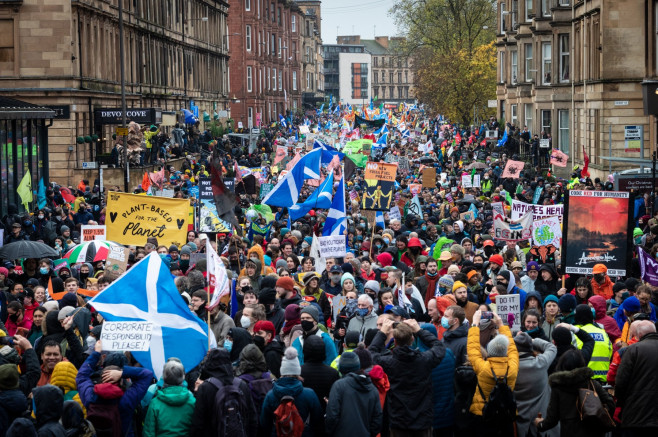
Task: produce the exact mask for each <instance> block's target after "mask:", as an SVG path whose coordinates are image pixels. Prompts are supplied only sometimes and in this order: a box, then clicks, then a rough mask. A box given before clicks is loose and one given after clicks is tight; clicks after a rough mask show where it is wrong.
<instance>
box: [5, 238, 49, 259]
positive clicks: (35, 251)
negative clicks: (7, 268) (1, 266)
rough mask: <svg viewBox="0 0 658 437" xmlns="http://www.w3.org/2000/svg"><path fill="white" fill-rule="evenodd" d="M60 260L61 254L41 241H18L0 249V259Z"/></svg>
mask: <svg viewBox="0 0 658 437" xmlns="http://www.w3.org/2000/svg"><path fill="white" fill-rule="evenodd" d="M49 257H57V258H59V252H57V251H56V250H55V249H53V248H52V247H50V246H48V245H47V244H44V243H41V242H39V241H29V240H23V241H16V242H14V243H9V244H5V245H4V246H2V247H1V248H0V258H2V259H8V260H14V259H23V258H49Z"/></svg>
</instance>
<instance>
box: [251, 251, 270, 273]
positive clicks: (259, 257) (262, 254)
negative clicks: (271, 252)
mask: <svg viewBox="0 0 658 437" xmlns="http://www.w3.org/2000/svg"><path fill="white" fill-rule="evenodd" d="M252 253H255V254H256V255H258V259H259V260H260V267H261V274H262V275H264V274H265V271H266V270H267V267H266V266H265V258H264V255H265V253H264V252H263V248H262V247H260V245H259V244H254V246H253V247H252V248H251V249H249V251H247V259H249V258H251V254H252Z"/></svg>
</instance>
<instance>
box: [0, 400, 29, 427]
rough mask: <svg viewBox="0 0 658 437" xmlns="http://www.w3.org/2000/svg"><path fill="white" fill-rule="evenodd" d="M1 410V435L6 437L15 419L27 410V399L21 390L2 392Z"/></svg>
mask: <svg viewBox="0 0 658 437" xmlns="http://www.w3.org/2000/svg"><path fill="white" fill-rule="evenodd" d="M0 409H2V411H0V435H5V434H6V433H7V430H8V429H9V427H10V426H11V423H12V422H13V421H14V419H16V418H18V417H21V415H22V414H23V413H24V412H25V410H27V398H26V397H25V395H24V394H23V393H22V392H21V391H20V390H2V391H0Z"/></svg>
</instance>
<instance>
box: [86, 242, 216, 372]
mask: <svg viewBox="0 0 658 437" xmlns="http://www.w3.org/2000/svg"><path fill="white" fill-rule="evenodd" d="M89 304H90V305H92V306H93V307H94V308H95V309H96V310H97V311H98V312H99V313H101V315H102V316H103V317H104V318H105V320H109V321H111V322H122V321H132V322H150V323H152V331H151V344H150V348H149V350H147V351H144V352H138V351H133V352H132V355H133V357H135V359H136V360H137V361H139V363H140V364H141V365H142V366H143V367H144V368H146V369H150V370H152V371H153V373H155V375H156V377H157V378H158V379H159V378H160V377H161V376H162V367H163V366H164V364H165V362H166V361H167V360H168V359H169V358H172V357H176V358H178V359H180V360H181V362H182V363H183V366H184V367H185V371H186V372H188V371H190V370H191V369H193V368H194V367H195V366H197V365H198V364H199V363H200V362H201V360H202V359H203V357H204V356H205V355H206V352H207V351H208V325H206V324H205V322H203V321H202V320H201V319H199V317H197V315H196V314H194V313H193V312H192V311H190V309H189V308H188V307H187V305H185V301H184V300H183V299H182V298H181V297H180V294H179V293H178V289H177V288H176V285H175V284H174V280H173V279H172V277H171V273H170V272H169V269H168V268H167V266H166V265H165V264H164V263H163V262H162V260H161V259H160V256H159V255H158V254H157V253H155V252H151V253H150V254H149V255H147V256H146V257H145V258H144V259H142V260H141V261H139V262H138V263H137V264H135V265H134V266H133V267H131V268H130V270H128V271H127V272H126V273H125V274H124V275H123V276H121V277H120V278H119V279H117V280H116V281H114V282H113V283H112V284H111V285H110V286H109V287H107V288H106V289H105V290H103V291H101V292H100V293H99V294H98V295H97V296H96V297H94V298H93V299H91V300H90V301H89ZM212 339H213V340H214V336H213V337H212Z"/></svg>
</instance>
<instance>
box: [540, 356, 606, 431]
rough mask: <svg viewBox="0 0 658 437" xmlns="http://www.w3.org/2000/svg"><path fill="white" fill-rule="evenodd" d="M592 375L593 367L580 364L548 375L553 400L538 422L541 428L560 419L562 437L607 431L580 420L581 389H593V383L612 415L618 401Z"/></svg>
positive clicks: (545, 427) (547, 427) (554, 423)
mask: <svg viewBox="0 0 658 437" xmlns="http://www.w3.org/2000/svg"><path fill="white" fill-rule="evenodd" d="M593 376H594V371H593V370H592V369H590V368H589V367H580V368H578V369H574V370H570V371H565V372H556V373H554V374H552V375H551V376H549V377H548V384H549V385H550V386H551V400H550V402H549V404H548V411H547V412H546V418H545V419H544V421H543V422H541V423H540V424H539V427H538V429H539V431H544V430H547V429H551V428H553V427H555V426H556V425H557V424H558V422H559V423H560V436H563V437H602V436H603V435H605V432H606V431H605V430H604V429H597V427H595V426H592V423H591V422H583V421H582V420H580V413H579V412H578V408H576V402H577V401H578V389H581V388H589V389H590V390H591V389H592V384H593V386H594V388H595V389H596V393H597V394H598V396H599V398H600V399H601V403H602V404H603V406H604V407H605V408H606V409H607V410H608V413H610V416H612V413H613V411H614V409H615V403H614V401H613V400H612V397H611V396H610V395H609V394H608V392H607V391H606V390H603V389H602V388H601V385H600V384H599V383H598V382H597V381H595V380H593V379H592V377H593Z"/></svg>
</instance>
